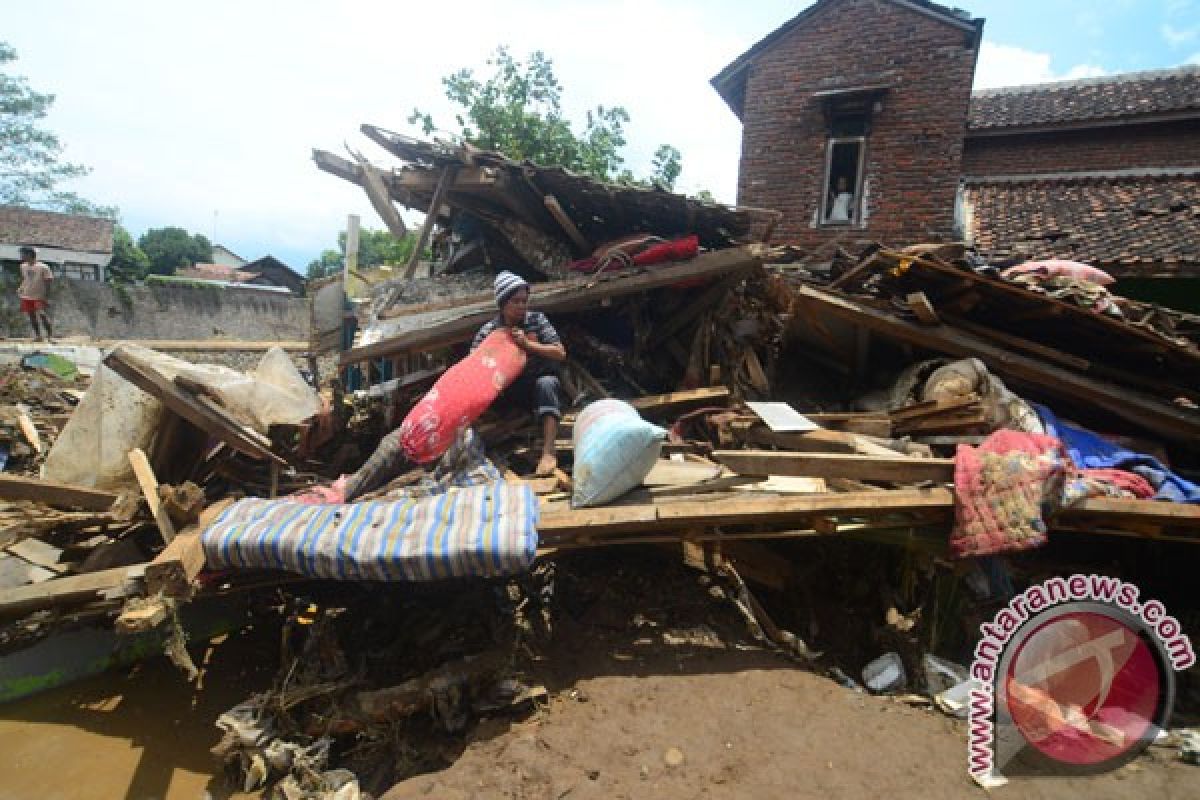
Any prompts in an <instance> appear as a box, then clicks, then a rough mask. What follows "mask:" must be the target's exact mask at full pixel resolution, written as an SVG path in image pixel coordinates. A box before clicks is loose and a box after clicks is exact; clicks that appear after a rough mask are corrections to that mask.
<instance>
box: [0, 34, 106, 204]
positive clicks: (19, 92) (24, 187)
mask: <svg viewBox="0 0 1200 800" xmlns="http://www.w3.org/2000/svg"><path fill="white" fill-rule="evenodd" d="M16 59H17V51H16V50H14V49H13V48H12V46H10V45H9V44H7V43H6V42H0V205H21V206H35V207H40V208H47V209H53V210H57V211H66V212H69V213H77V214H98V215H101V216H107V217H115V216H116V209H114V208H111V207H106V206H97V205H95V204H93V203H91V202H89V201H87V200H84V199H83V198H82V197H80V196H79V195H77V194H75V193H74V192H66V191H62V190H61V189H59V188H58V186H59V184H60V183H62V182H63V181H68V180H71V179H73V178H79V177H82V176H84V175H86V174H88V172H89V171H90V170H89V169H88V168H87V167H85V166H82V165H80V164H72V163H70V162H66V161H62V160H61V156H62V150H63V145H62V142H60V141H59V140H58V136H56V135H55V134H54V133H52V132H51V131H48V130H46V129H45V128H43V127H42V126H41V121H42V120H43V119H45V117H46V114H47V113H48V112H49V110H50V107H51V106H52V105H53V104H54V95H52V94H43V93H41V92H37V91H34V90H33V89H32V88H31V87H30V86H29V83H28V82H27V81H26V79H25V78H24V77H22V76H20V75H10V74H8V72H7V71H6V70H5V69H4V65H6V64H8V63H10V62H12V61H15V60H16Z"/></svg>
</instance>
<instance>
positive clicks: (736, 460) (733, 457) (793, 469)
mask: <svg viewBox="0 0 1200 800" xmlns="http://www.w3.org/2000/svg"><path fill="white" fill-rule="evenodd" d="M713 458H715V459H716V460H717V461H720V462H721V463H722V464H724V465H725V466H727V467H729V468H730V469H732V470H733V471H734V472H736V473H738V474H739V475H798V476H807V477H814V478H853V479H854V480H860V481H898V482H906V483H918V482H920V481H937V482H949V481H952V480H954V459H952V458H907V457H905V456H901V455H898V454H897V455H896V456H895V457H894V458H888V457H885V456H876V455H870V456H866V455H860V454H843V453H777V452H771V451H768V450H717V451H715V452H714V453H713Z"/></svg>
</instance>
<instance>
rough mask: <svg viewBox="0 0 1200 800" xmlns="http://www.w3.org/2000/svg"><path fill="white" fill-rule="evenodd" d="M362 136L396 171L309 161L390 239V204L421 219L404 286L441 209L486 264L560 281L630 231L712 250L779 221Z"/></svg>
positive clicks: (490, 156) (756, 212) (440, 220)
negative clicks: (464, 219)
mask: <svg viewBox="0 0 1200 800" xmlns="http://www.w3.org/2000/svg"><path fill="white" fill-rule="evenodd" d="M361 131H362V133H363V134H364V135H366V136H367V138H369V139H371V141H373V142H374V143H375V144H377V145H379V146H380V147H382V148H383V149H384V150H385V151H387V153H388V154H390V155H391V156H393V157H395V158H397V159H399V161H400V162H401V165H402V166H401V167H400V168H398V169H387V170H385V169H381V168H379V167H377V166H374V165H372V164H371V163H369V162H368V161H367V160H366V159H365V158H364V157H362V156H361V155H358V154H354V160H349V159H345V158H342V157H340V156H337V155H334V154H333V153H329V152H327V151H323V150H314V151H313V160H314V161H315V162H316V165H317V167H318V168H319V169H321V170H323V171H325V172H327V173H329V174H331V175H334V176H336V177H339V178H342V179H343V180H346V181H349V182H351V183H354V184H357V185H358V186H361V187H362V188H363V190H364V191H365V192H366V194H367V197H368V199H369V200H370V201H371V204H372V205H373V206H374V207H375V209H376V210H377V211H378V212H379V215H380V217H381V218H382V220H383V221H384V223H385V224H386V225H387V226H388V228H389V230H391V232H392V233H393V234H394V235H396V236H400V237H402V236H404V234H405V233H406V228H405V225H404V222H403V220H402V219H401V217H400V215H399V213H398V212H397V211H396V209H395V206H394V205H393V203H396V204H399V205H401V206H404V207H406V208H409V209H414V210H417V211H420V212H422V213H423V214H425V217H426V222H425V224H424V225H423V227H422V229H421V231H420V234H419V243H418V245H417V247H416V249H415V250H414V251H413V256H412V259H411V260H410V261H409V263H408V264H407V265H406V270H405V275H404V277H405V278H406V279H408V278H412V277H413V274H414V270H415V267H416V263H417V258H418V257H419V255H420V253H422V252H423V251H424V250H425V245H426V243H427V242H428V241H429V239H430V236H431V234H432V230H433V227H434V226H435V225H438V224H444V223H446V222H447V221H448V219H449V217H448V216H446V215H447V212H449V215H451V216H452V215H454V214H469V215H470V217H471V218H472V219H473V221H474V223H475V225H474V227H477V228H478V229H479V230H480V231H481V233H482V236H483V239H484V242H483V249H486V250H487V251H488V252H489V254H490V255H491V260H492V262H494V263H502V264H508V265H510V266H512V267H515V268H517V269H518V270H519V271H521V272H525V273H527V274H531V275H544V276H547V277H564V276H565V268H566V265H567V263H568V262H569V261H570V260H571V259H572V258H579V257H583V256H587V255H590V254H591V253H592V252H593V251H594V250H595V249H596V248H597V247H598V246H600V245H602V244H604V243H606V242H612V241H614V240H617V239H619V238H621V237H623V236H628V235H630V234H634V233H653V234H655V235H657V236H660V237H665V238H673V237H676V236H685V235H689V234H695V235H697V236H698V237H699V240H700V246H701V247H704V248H707V249H713V250H715V249H721V248H727V247H731V246H734V245H738V244H745V243H747V242H750V241H757V240H759V239H761V238H763V237H764V235H765V234H768V233H769V228H770V227H773V224H774V222H775V221H777V220H778V218H779V214H778V212H774V211H763V210H760V209H741V208H729V207H727V206H723V205H719V204H716V203H706V202H701V201H699V200H695V199H693V198H689V197H686V196H685V195H681V194H672V193H670V192H667V191H663V190H662V189H657V188H644V187H637V186H626V185H617V184H607V183H602V182H599V181H596V180H593V179H591V178H588V177H585V176H581V175H575V174H573V173H571V172H569V171H568V170H565V169H562V168H560V167H542V166H538V165H536V164H532V163H529V162H523V163H522V162H516V161H513V160H512V159H510V158H507V157H505V156H503V155H501V154H500V153H494V152H486V151H482V150H479V149H478V148H475V147H472V146H470V145H461V146H450V145H445V144H440V143H434V142H425V141H421V140H418V139H414V138H411V137H408V136H404V135H402V134H399V133H395V132H393V131H389V130H386V129H384V128H381V127H379V126H376V125H363V126H362V127H361ZM431 210H432V213H430V212H431ZM452 268H453V267H452Z"/></svg>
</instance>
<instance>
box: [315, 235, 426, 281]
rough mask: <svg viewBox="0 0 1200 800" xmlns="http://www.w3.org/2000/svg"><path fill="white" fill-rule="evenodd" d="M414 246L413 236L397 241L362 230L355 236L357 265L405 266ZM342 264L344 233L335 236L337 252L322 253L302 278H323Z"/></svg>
mask: <svg viewBox="0 0 1200 800" xmlns="http://www.w3.org/2000/svg"><path fill="white" fill-rule="evenodd" d="M416 246H417V235H416V234H415V233H410V234H408V235H406V236H405V237H404V238H402V239H397V238H396V237H395V236H393V235H392V234H391V232H390V231H386V230H372V229H370V228H363V229H361V230H359V232H358V265H359V266H360V267H378V266H381V265H383V264H388V265H393V266H399V265H401V264H406V263H408V258H409V256H410V255H412V251H413V248H414V247H416ZM345 260H346V232H345V231H342V232H341V233H339V234H338V249H337V250H323V251H321V255H320V256H319V257H317V258H315V259H313V260H312V261H310V262H309V263H308V269H307V270H306V273H305V274H306V275H307V276H308V278H309V280H314V279H317V278H324V277H326V276H327V275H333V274H334V273H336V272H338V271H340V270H341V269H342V264H344V263H345Z"/></svg>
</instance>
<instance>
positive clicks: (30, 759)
mask: <svg viewBox="0 0 1200 800" xmlns="http://www.w3.org/2000/svg"><path fill="white" fill-rule="evenodd" d="M277 642H278V637H277V635H276V634H275V633H274V632H272V631H269V630H261V629H260V630H257V631H255V630H248V631H242V632H240V633H237V634H233V635H231V636H228V637H217V639H214V640H213V641H212V642H209V643H204V642H201V643H195V644H193V645H192V646H190V647H189V650H190V651H191V653H192V657H193V659H195V661H196V665H197V666H198V667H200V668H201V670H202V672H203V674H202V676H201V679H200V681H199V684H189V683H188V682H187V681H186V680H185V679H184V676H183V673H182V672H180V671H179V670H178V669H176V668H175V667H174V666H172V665H171V664H170V663H169V662H168V661H167V660H166V658H162V657H158V658H153V659H151V660H148V661H145V662H143V663H141V664H139V665H137V666H135V667H133V668H130V669H126V670H121V671H117V672H110V673H108V674H106V675H100V676H97V677H94V678H90V679H87V680H85V681H82V682H79V683H76V684H73V685H71V686H67V687H63V688H61V689H56V690H53V691H50V692H46V693H44V694H41V695H37V696H35V697H31V698H27V699H25V700H20V701H17V702H15V703H8V704H5V705H0V800H34V799H36V800H84V798H87V799H88V800H95V799H96V798H104V799H105V800H107V798H113V799H114V800H122V799H123V800H167V799H168V798H169V800H199V799H200V798H211V799H212V800H223V799H224V798H230V799H232V798H248V797H251V796H252V795H243V794H240V793H237V792H234V791H233V790H232V788H231V787H229V786H228V785H227V784H226V782H225V780H224V778H223V777H222V776H220V775H215V774H214V772H215V768H216V763H215V760H214V759H213V757H212V755H211V754H210V753H209V752H208V749H209V748H210V747H212V746H213V745H214V744H216V743H217V740H218V738H219V736H218V733H219V732H218V731H217V729H216V728H215V727H214V725H213V721H214V720H215V719H216V718H217V716H218V715H219V714H220V713H221V712H222V711H225V710H226V709H228V708H229V707H230V706H232V705H234V704H236V703H238V702H240V701H241V700H243V699H245V698H246V697H247V696H248V695H249V694H250V693H252V692H254V691H258V690H260V689H263V688H265V687H266V686H267V685H268V684H269V683H270V680H271V677H272V675H273V673H274V669H275V661H276V658H277V655H276V653H277V650H276V646H277Z"/></svg>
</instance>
